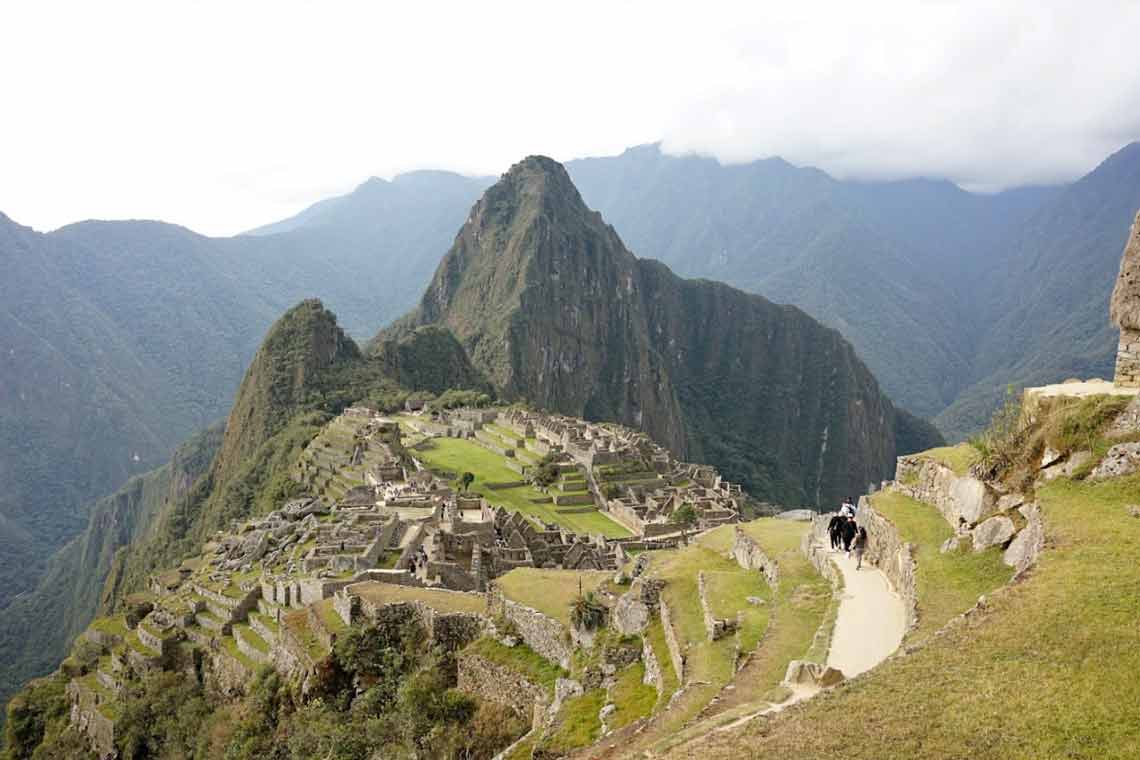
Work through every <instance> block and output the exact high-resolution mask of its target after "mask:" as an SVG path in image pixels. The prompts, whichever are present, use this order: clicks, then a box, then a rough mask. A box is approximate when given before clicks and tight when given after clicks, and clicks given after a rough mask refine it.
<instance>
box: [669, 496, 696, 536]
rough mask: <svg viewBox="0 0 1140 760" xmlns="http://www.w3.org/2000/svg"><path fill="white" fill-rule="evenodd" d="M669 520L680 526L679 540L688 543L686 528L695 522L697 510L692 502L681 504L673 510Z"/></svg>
mask: <svg viewBox="0 0 1140 760" xmlns="http://www.w3.org/2000/svg"><path fill="white" fill-rule="evenodd" d="M669 522H671V523H673V524H674V525H680V526H681V540H682V541H684V542H685V543H688V541H689V537H688V535H686V530H688V529H689V528H691V527H693V526H694V525H696V524H697V510H696V509H694V508H693V505H692V504H682V505H681V506H679V507H677V508H676V509H675V510H673V514H672V515H670V516H669Z"/></svg>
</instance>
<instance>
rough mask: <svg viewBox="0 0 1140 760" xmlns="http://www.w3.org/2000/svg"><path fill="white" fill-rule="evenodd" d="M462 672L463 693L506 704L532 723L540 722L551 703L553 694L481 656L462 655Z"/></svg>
mask: <svg viewBox="0 0 1140 760" xmlns="http://www.w3.org/2000/svg"><path fill="white" fill-rule="evenodd" d="M458 672H459V679H458V681H459V682H458V688H459V690H460V691H462V692H466V693H467V694H471V695H473V696H476V697H479V698H480V699H486V700H489V701H491V702H495V703H497V704H500V705H506V706H507V707H509V708H511V709H512V710H514V711H515V712H517V713H518V714H519V715H522V716H523V717H526V718H530V719H531V720H532V721H534V720H536V719H540V717H539V716H541V715H542V713H543V712H544V711H545V707H546V705H547V704H548V703H549V702H550V695H549V694H547V692H546V690H545V689H543V688H542V687H541V686H540V685H539V684H536V683H534V682H533V681H530V680H528V679H527V678H525V677H524V676H523V675H522V674H521V673H519V672H518V671H517V670H514V669H512V668H507V667H504V666H502V665H498V664H497V663H494V662H491V661H490V660H488V659H487V658H485V657H482V656H480V655H477V654H472V653H470V652H465V653H462V654H460V655H459V658H458Z"/></svg>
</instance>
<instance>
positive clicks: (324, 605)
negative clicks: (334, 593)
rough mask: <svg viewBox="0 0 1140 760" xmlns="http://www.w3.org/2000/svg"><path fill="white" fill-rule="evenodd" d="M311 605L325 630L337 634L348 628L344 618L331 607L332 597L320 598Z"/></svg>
mask: <svg viewBox="0 0 1140 760" xmlns="http://www.w3.org/2000/svg"><path fill="white" fill-rule="evenodd" d="M313 606H314V608H315V609H316V611H317V616H318V617H319V618H320V621H321V624H322V625H324V627H325V630H326V631H328V632H329V633H333V634H337V635H339V634H341V633H344V632H345V631H347V630H348V625H347V624H346V623H345V622H344V619H343V618H341V616H340V615H338V614H337V611H336V608H335V607H333V600H332V599H322V600H321V601H319V602H317V603H316V604H315V605H313Z"/></svg>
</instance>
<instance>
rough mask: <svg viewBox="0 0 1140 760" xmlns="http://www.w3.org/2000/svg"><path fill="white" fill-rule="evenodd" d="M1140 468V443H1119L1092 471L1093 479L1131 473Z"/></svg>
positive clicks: (1117, 476)
mask: <svg viewBox="0 0 1140 760" xmlns="http://www.w3.org/2000/svg"><path fill="white" fill-rule="evenodd" d="M1137 468H1140V443H1118V444H1116V445H1115V446H1113V447H1112V448H1111V449H1109V450H1108V453H1107V454H1105V455H1104V459H1102V460H1101V462H1100V464H1098V465H1097V466H1096V467H1095V468H1094V469H1093V471H1092V475H1090V476H1089V477H1091V478H1092V479H1093V480H1101V479H1103V478H1119V477H1121V476H1123V475H1131V474H1132V473H1134V472H1136V470H1137Z"/></svg>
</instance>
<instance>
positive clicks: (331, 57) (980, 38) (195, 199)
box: [0, 0, 1140, 235]
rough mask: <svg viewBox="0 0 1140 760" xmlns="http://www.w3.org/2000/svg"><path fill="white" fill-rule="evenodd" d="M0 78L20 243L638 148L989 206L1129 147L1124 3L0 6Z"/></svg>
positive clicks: (202, 218) (253, 212) (266, 212)
mask: <svg viewBox="0 0 1140 760" xmlns="http://www.w3.org/2000/svg"><path fill="white" fill-rule="evenodd" d="M0 71H3V72H4V77H3V84H4V86H3V90H2V91H0V97H2V101H0V102H2V103H3V108H2V109H0V211H3V212H5V213H6V214H8V215H9V216H10V217H12V218H13V219H15V220H16V221H18V222H21V223H23V224H27V225H30V226H33V227H35V228H37V229H42V230H46V229H52V228H55V227H58V226H60V225H62V224H66V223H68V222H72V221H77V220H81V219H87V218H108V219H118V218H157V219H163V220H166V221H171V222H177V223H179V224H184V225H186V226H188V227H190V228H192V229H195V230H197V231H200V232H204V233H207V234H216V235H222V234H232V233H235V232H239V231H242V230H245V229H248V228H250V227H254V226H256V225H259V224H264V223H267V222H270V221H274V220H276V219H279V218H282V217H285V216H288V215H290V214H292V213H295V212H296V211H298V210H300V209H301V208H303V207H304V206H306V205H308V204H309V203H311V202H313V201H316V200H319V199H320V198H323V197H327V196H329V195H332V194H337V193H341V192H345V191H347V190H350V189H351V188H352V187H354V186H355V185H357V184H359V183H360V182H361V181H363V180H364V179H366V178H367V177H368V176H370V175H377V176H382V177H391V176H392V175H393V174H395V173H398V172H400V171H405V170H408V169H413V168H424V167H428V168H446V169H453V170H456V171H461V172H465V173H480V174H497V173H499V172H501V171H503V170H505V169H506V168H507V167H508V166H509V165H510V164H511V163H512V162H514V161H516V160H518V159H519V158H521V157H523V156H525V155H527V154H530V153H545V154H547V155H551V156H553V157H554V158H557V159H559V160H568V159H571V158H576V157H581V156H592V155H608V154H614V153H619V152H621V150H623V149H624V148H626V147H628V146H631V145H635V144H639V143H644V142H652V141H656V140H663V142H664V147H665V149H666V150H669V151H671V152H690V151H692V152H698V153H703V154H709V155H713V156H716V157H717V158H719V159H720V160H722V161H726V162H738V161H746V160H751V159H754V158H762V157H767V156H771V155H779V156H782V157H784V158H786V159H788V160H789V161H792V162H793V163H796V164H801V165H813V166H819V167H820V168H823V169H825V170H826V171H828V172H830V173H832V174H834V175H837V176H840V177H857V178H896V177H910V176H941V177H947V178H949V179H952V180H954V181H956V182H958V183H959V184H961V185H963V186H965V187H968V188H972V189H981V190H993V189H996V188H1000V187H1006V186H1011V185H1019V184H1027V183H1050V182H1058V181H1064V180H1070V179H1073V178H1075V177H1078V176H1080V175H1081V174H1084V173H1085V172H1087V171H1089V170H1090V169H1092V168H1093V167H1094V166H1095V165H1096V164H1097V163H1098V162H1099V161H1100V160H1101V159H1103V158H1104V157H1105V156H1106V155H1108V154H1109V153H1111V152H1112V151H1114V150H1116V149H1117V148H1119V147H1121V146H1122V145H1124V144H1126V143H1127V142H1129V141H1131V140H1135V139H1140V3H1137V2H1103V3H1098V2H1092V1H1090V0H1085V2H1076V1H1075V0H1074V1H1072V2H1064V3H1051V2H1047V1H1043V0H1033V1H1032V2H1020V1H1019V0H1001V1H1000V2H992V1H991V2H982V3H949V2H934V3H918V2H914V1H913V0H911V1H910V2H900V3H874V2H836V3H814V2H807V1H806V0H797V1H796V2H790V3H779V4H776V3H762V2H741V3H718V2H712V1H711V0H702V2H699V3H694V2H687V3H678V4H676V6H675V7H673V6H671V5H669V4H667V3H664V2H661V0H658V1H657V2H646V3H640V2H636V3H635V2H619V1H615V0H608V1H607V2H598V3H594V2H584V1H583V0H576V1H575V2H564V3H558V4H555V3H550V2H541V0H529V2H519V3H508V2H494V1H493V0H484V1H483V2H470V1H468V2H461V3H458V2H457V3H432V2H426V1H425V0H417V1H416V2H371V3H348V2H335V1H334V0H326V1H324V2H291V1H289V0H274V1H273V2H264V3H262V2H250V1H248V0H229V2H217V3H215V2H174V1H173V0H163V1H161V2H155V1H154V0H147V1H145V2H138V3H134V2H118V1H117V0H101V1H100V2H89V1H87V2H81V3H78V2H77V3H73V4H72V3H58V2H50V1H48V0H36V1H35V2H15V1H12V0H0Z"/></svg>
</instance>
